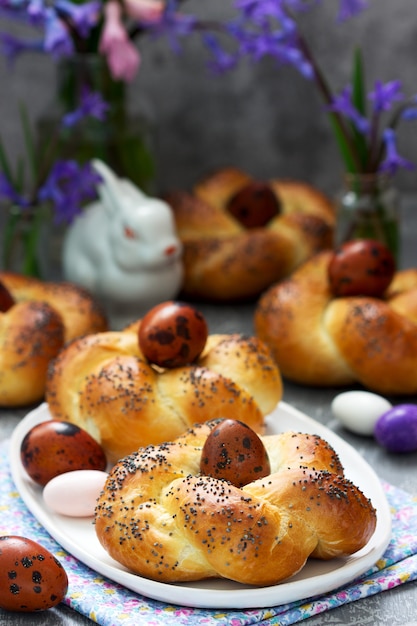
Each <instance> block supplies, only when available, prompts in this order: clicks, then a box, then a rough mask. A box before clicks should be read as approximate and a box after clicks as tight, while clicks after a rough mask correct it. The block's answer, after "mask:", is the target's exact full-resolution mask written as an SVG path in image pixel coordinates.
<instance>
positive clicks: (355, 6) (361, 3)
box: [337, 0, 368, 22]
mask: <svg viewBox="0 0 417 626" xmlns="http://www.w3.org/2000/svg"><path fill="white" fill-rule="evenodd" d="M367 6H368V3H367V1H366V0H340V5H339V14H338V17H337V21H338V22H345V21H346V20H349V19H351V18H352V17H355V16H356V15H358V13H360V12H361V11H363V10H364V9H366V8H367Z"/></svg>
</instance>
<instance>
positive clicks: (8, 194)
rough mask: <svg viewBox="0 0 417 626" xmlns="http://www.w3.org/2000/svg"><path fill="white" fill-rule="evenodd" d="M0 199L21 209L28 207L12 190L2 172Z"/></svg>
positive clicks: (25, 201)
mask: <svg viewBox="0 0 417 626" xmlns="http://www.w3.org/2000/svg"><path fill="white" fill-rule="evenodd" d="M0 197H2V198H5V199H7V200H11V202H14V203H16V204H17V205H19V206H20V207H22V208H25V207H28V206H29V203H28V202H27V200H26V199H25V198H24V197H23V196H22V195H20V194H19V193H17V191H16V190H15V189H14V187H13V185H12V184H11V183H10V181H9V179H8V178H7V176H6V175H5V174H4V172H0Z"/></svg>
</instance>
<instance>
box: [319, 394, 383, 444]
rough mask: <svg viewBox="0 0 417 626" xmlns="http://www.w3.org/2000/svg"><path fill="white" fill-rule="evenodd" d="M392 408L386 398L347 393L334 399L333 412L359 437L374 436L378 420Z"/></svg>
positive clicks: (375, 395)
mask: <svg viewBox="0 0 417 626" xmlns="http://www.w3.org/2000/svg"><path fill="white" fill-rule="evenodd" d="M391 408H392V404H391V403H390V402H388V400H387V399H386V398H383V397H382V396H378V395H377V394H376V393H371V392H370V391H345V392H344V393H340V394H339V395H338V396H336V397H335V398H334V399H333V402H332V404H331V410H332V413H333V415H334V417H335V418H336V419H338V420H339V422H340V423H341V424H342V425H343V426H344V427H345V428H347V429H348V430H351V431H352V432H354V433H356V434H358V435H369V436H371V435H373V432H374V426H375V424H376V422H377V421H378V418H379V417H380V416H381V415H382V414H383V413H385V412H386V411H388V410H389V409H391Z"/></svg>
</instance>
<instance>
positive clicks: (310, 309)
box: [254, 251, 417, 395]
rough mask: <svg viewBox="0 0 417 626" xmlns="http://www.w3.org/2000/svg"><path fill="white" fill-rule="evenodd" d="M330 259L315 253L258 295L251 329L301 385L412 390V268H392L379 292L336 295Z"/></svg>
mask: <svg viewBox="0 0 417 626" xmlns="http://www.w3.org/2000/svg"><path fill="white" fill-rule="evenodd" d="M331 258H332V252H329V251H325V252H321V253H319V254H318V255H316V256H315V257H314V258H312V259H310V260H308V261H307V262H306V263H305V264H303V266H302V267H300V268H299V269H298V270H297V271H295V272H294V274H293V275H292V276H291V277H290V278H288V279H286V280H283V281H281V282H280V283H278V284H276V285H274V286H272V287H270V288H269V289H268V290H267V291H266V292H265V293H264V294H263V295H262V296H261V298H260V299H259V302H258V304H257V307H256V310H255V315H254V325H255V330H256V334H257V336H259V337H260V338H261V339H262V340H263V341H265V343H267V344H268V346H269V347H270V349H271V351H272V353H273V355H274V358H275V360H276V362H277V364H278V366H279V368H280V371H281V374H282V375H283V376H284V378H287V379H288V380H292V381H295V382H297V383H300V384H305V385H313V386H346V385H352V384H354V383H360V384H361V385H363V386H364V387H365V388H367V389H369V390H373V391H375V392H377V393H381V394H394V395H397V394H399V395H407V394H415V393H417V270H416V269H408V270H402V271H398V272H396V273H395V274H394V278H393V280H392V282H391V284H390V285H389V287H388V288H387V289H386V291H385V292H384V294H383V295H382V297H366V296H346V297H335V296H334V295H333V293H332V291H331V289H330V285H329V279H328V267H329V263H330V260H331Z"/></svg>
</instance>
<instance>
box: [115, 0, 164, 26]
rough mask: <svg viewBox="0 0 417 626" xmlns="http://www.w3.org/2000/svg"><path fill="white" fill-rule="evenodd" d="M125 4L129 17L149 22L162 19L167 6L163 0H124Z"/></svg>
mask: <svg viewBox="0 0 417 626" xmlns="http://www.w3.org/2000/svg"><path fill="white" fill-rule="evenodd" d="M123 4H124V7H125V9H126V13H127V14H128V15H129V17H131V18H132V19H134V20H138V21H143V22H149V23H157V22H159V21H160V20H161V17H162V13H163V11H164V6H165V3H164V2H162V1H161V0H124V3H123Z"/></svg>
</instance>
